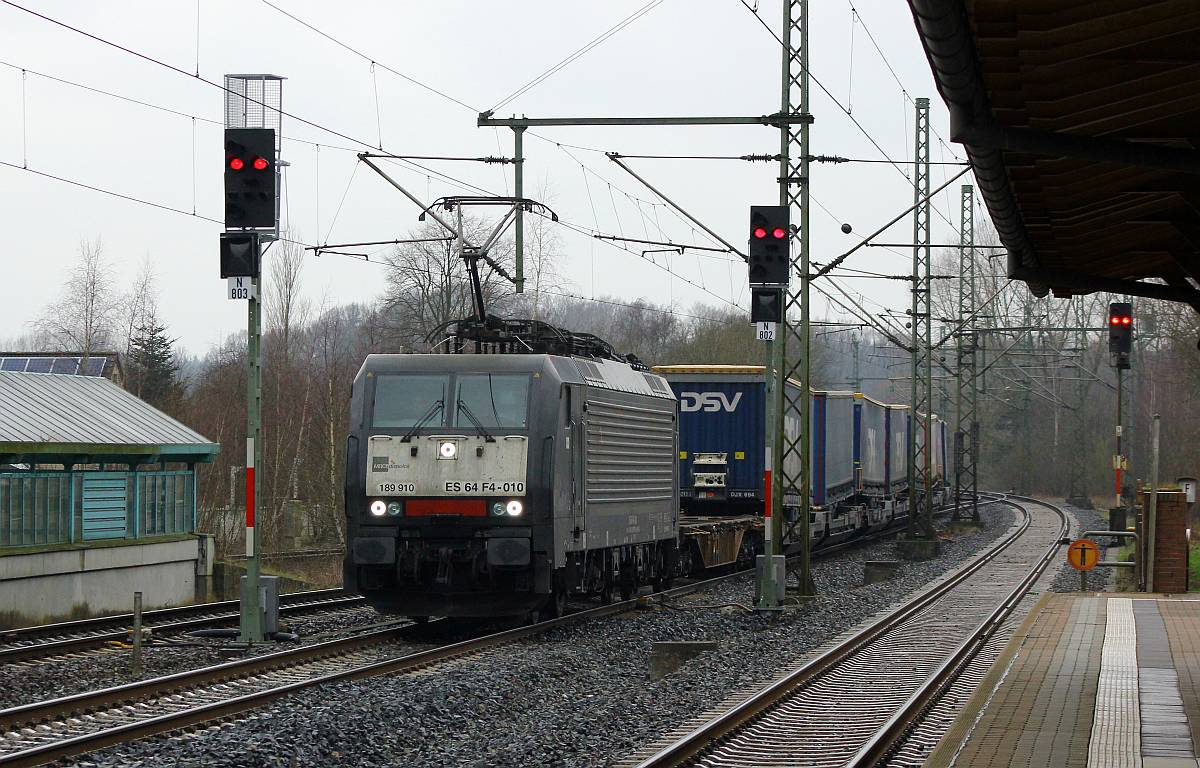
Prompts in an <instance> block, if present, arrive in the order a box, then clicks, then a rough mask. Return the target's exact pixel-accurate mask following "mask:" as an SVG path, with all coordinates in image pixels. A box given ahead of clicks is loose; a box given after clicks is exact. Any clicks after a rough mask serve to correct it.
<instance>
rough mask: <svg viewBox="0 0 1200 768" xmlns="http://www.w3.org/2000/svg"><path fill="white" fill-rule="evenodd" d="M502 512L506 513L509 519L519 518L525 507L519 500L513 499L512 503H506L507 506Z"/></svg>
mask: <svg viewBox="0 0 1200 768" xmlns="http://www.w3.org/2000/svg"><path fill="white" fill-rule="evenodd" d="M504 510H505V511H506V512H508V514H509V516H511V517H519V516H520V514H521V513H522V512H524V511H525V505H524V504H522V503H521V502H520V501H519V500H517V499H513V500H512V501H510V502H508V505H507V506H506V507H505V508H504Z"/></svg>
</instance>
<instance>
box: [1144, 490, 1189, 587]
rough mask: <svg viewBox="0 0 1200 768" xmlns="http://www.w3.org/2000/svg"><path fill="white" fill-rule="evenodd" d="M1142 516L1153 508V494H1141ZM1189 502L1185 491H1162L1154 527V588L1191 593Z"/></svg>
mask: <svg viewBox="0 0 1200 768" xmlns="http://www.w3.org/2000/svg"><path fill="white" fill-rule="evenodd" d="M1141 501H1142V516H1143V519H1145V516H1146V515H1147V513H1148V512H1149V509H1150V494H1149V493H1148V492H1145V491H1143V492H1142V494H1141ZM1187 558H1188V546H1187V503H1186V502H1185V501H1184V496H1183V493H1182V492H1181V491H1159V492H1158V508H1157V515H1156V522H1155V528H1154V591H1155V592H1166V593H1171V594H1180V593H1183V592H1187V589H1188V571H1187Z"/></svg>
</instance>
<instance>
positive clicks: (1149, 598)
mask: <svg viewBox="0 0 1200 768" xmlns="http://www.w3.org/2000/svg"><path fill="white" fill-rule="evenodd" d="M1198 748H1200V598H1189V597H1188V596H1187V595H1180V596H1171V595H1150V594H1106V593H1078V594H1069V593H1068V594H1054V593H1050V594H1046V595H1044V596H1043V597H1042V598H1041V599H1040V600H1039V601H1038V603H1037V604H1036V606H1035V607H1034V609H1033V610H1032V611H1030V613H1029V615H1028V616H1027V617H1026V619H1025V621H1024V622H1023V623H1022V624H1021V626H1020V627H1019V628H1018V630H1017V632H1016V633H1015V634H1014V635H1013V637H1012V639H1011V640H1010V641H1009V643H1008V646H1007V647H1006V648H1005V649H1004V651H1003V652H1002V653H1001V655H1000V656H999V657H998V658H997V659H996V662H995V663H994V664H993V665H992V668H991V669H990V670H989V672H988V674H987V676H986V677H985V678H984V679H983V681H982V682H981V683H980V685H979V688H978V689H977V690H976V692H975V694H974V695H973V696H972V698H971V699H970V701H969V702H968V703H967V705H966V707H964V708H963V711H962V712H961V713H960V714H959V716H958V718H957V719H956V720H955V721H954V724H953V725H952V726H951V728H950V729H949V730H948V731H947V732H946V735H945V736H944V737H943V738H942V740H941V741H940V742H939V743H938V745H937V747H936V748H935V749H934V751H933V752H932V753H931V754H930V757H929V760H928V761H927V762H926V763H925V765H926V766H951V765H955V766H970V767H971V768H984V766H996V767H997V768H998V767H999V766H1039V767H1040V766H1054V767H1055V768H1058V767H1059V766H1071V767H1073V768H1074V767H1077V768H1200V760H1198V759H1197V758H1198V757H1200V751H1198Z"/></svg>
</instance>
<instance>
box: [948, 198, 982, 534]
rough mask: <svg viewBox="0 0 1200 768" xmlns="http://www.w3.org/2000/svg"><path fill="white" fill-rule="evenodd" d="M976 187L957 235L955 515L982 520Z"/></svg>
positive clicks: (963, 211)
mask: <svg viewBox="0 0 1200 768" xmlns="http://www.w3.org/2000/svg"><path fill="white" fill-rule="evenodd" d="M974 203H975V188H974V187H973V186H971V185H970V184H963V185H962V202H961V215H960V221H961V225H960V227H959V238H958V265H959V275H960V277H959V281H958V322H959V324H960V327H959V331H958V365H957V366H956V371H957V377H956V378H957V380H958V381H957V383H958V390H957V392H956V400H957V403H956V405H955V409H954V412H955V414H956V418H957V422H958V423H957V424H956V425H955V429H954V448H955V451H954V453H955V461H954V519H956V520H961V519H963V518H964V517H966V514H967V513H966V511H965V510H964V508H963V507H964V504H966V505H968V506H969V507H970V517H971V519H972V520H976V521H978V520H979V502H978V498H977V494H978V491H979V465H978V461H979V455H978V450H979V419H978V410H977V407H978V401H979V388H978V383H977V382H976V380H975V370H976V354H975V350H976V345H977V337H976V335H975V320H974V315H975V302H976V296H975V204H974Z"/></svg>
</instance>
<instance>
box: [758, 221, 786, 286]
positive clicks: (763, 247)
mask: <svg viewBox="0 0 1200 768" xmlns="http://www.w3.org/2000/svg"><path fill="white" fill-rule="evenodd" d="M789 218H790V213H789V211H788V207H787V206H786V205H752V206H750V249H749V251H748V255H749V260H750V284H751V285H787V284H788V277H789V272H790V271H791V248H790V234H791V227H790V226H789V221H788V220H789Z"/></svg>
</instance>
